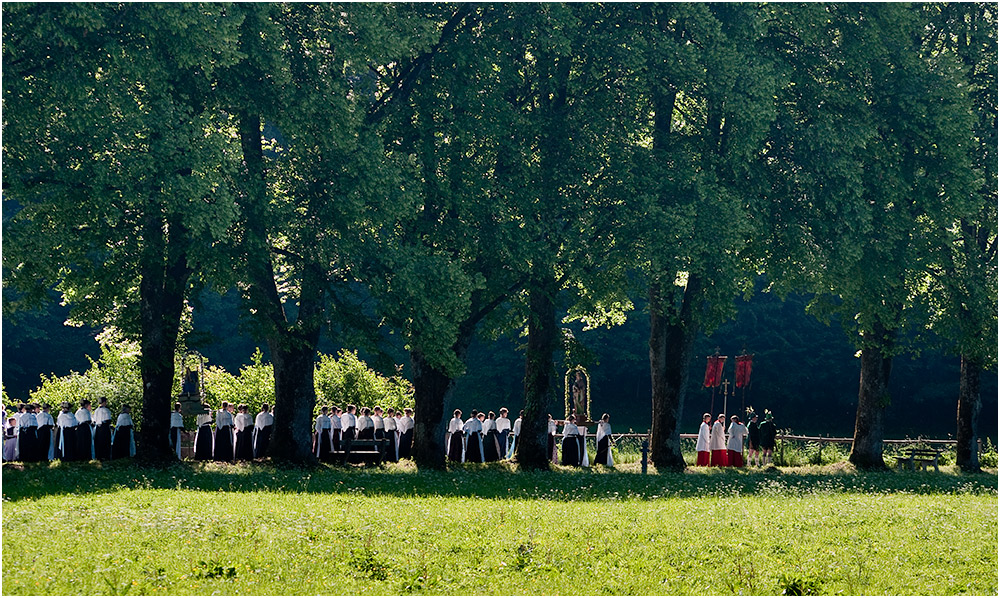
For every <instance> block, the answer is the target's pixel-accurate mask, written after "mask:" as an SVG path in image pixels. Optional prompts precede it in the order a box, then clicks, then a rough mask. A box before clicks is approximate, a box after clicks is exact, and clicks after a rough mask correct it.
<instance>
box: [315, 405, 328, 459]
mask: <svg viewBox="0 0 1000 598" xmlns="http://www.w3.org/2000/svg"><path fill="white" fill-rule="evenodd" d="M329 412H330V409H329V408H328V407H326V406H324V407H321V408H320V413H319V415H317V416H316V424H315V426H314V428H313V429H314V430H315V432H316V434H315V436H314V437H313V454H314V455H316V458H317V459H319V460H320V461H326V460H328V459H329V458H330V446H331V441H330V430H331V429H332V426H333V424H332V423H330V416H329V415H327V414H328V413H329Z"/></svg>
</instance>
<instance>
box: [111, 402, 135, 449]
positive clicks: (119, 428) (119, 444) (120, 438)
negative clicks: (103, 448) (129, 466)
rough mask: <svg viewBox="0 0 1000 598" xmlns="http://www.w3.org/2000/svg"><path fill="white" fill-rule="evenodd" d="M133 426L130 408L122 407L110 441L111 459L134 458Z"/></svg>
mask: <svg viewBox="0 0 1000 598" xmlns="http://www.w3.org/2000/svg"><path fill="white" fill-rule="evenodd" d="M134 430H135V424H134V423H133V422H132V408H131V407H129V406H128V405H122V412H121V413H119V414H118V421H117V422H115V433H114V436H113V438H112V440H111V458H112V459H124V458H125V457H134V456H135V433H134Z"/></svg>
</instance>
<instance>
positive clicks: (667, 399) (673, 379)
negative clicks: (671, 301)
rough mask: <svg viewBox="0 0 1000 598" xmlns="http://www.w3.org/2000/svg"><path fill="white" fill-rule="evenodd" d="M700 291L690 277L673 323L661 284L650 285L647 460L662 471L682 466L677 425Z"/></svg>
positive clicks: (682, 457) (695, 324) (692, 346)
mask: <svg viewBox="0 0 1000 598" xmlns="http://www.w3.org/2000/svg"><path fill="white" fill-rule="evenodd" d="M700 289H701V279H700V278H699V277H697V276H695V275H690V276H689V278H688V284H687V287H686V288H685V290H684V298H683V300H682V303H681V312H680V317H679V318H677V319H676V320H674V321H673V322H672V321H671V318H670V317H669V315H668V314H667V313H666V308H665V306H664V302H663V297H662V295H661V293H662V288H661V286H660V282H659V281H654V282H653V283H651V284H650V286H649V322H650V331H649V370H650V378H651V381H652V390H653V392H652V395H653V396H652V400H653V427H652V429H651V434H650V435H651V441H650V449H651V451H650V452H651V454H650V457H651V458H652V461H653V463H655V464H656V466H657V468H658V469H661V470H681V469H684V467H685V463H684V456H683V455H682V454H681V437H680V425H681V417H682V414H683V408H684V399H685V397H686V395H687V382H688V377H689V375H690V373H691V353H692V351H693V349H694V341H695V336H696V335H697V332H698V325H697V322H696V321H695V318H694V304H695V302H696V301H697V298H698V295H699V293H700Z"/></svg>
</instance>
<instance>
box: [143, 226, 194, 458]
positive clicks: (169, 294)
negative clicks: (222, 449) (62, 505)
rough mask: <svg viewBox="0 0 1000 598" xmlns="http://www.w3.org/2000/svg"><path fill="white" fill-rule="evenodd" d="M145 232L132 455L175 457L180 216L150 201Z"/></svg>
mask: <svg viewBox="0 0 1000 598" xmlns="http://www.w3.org/2000/svg"><path fill="white" fill-rule="evenodd" d="M143 236H144V238H143V241H144V242H145V247H144V250H143V253H144V255H143V261H142V265H141V279H140V281H139V301H140V303H141V308H140V326H141V336H140V342H139V346H140V356H139V364H140V370H141V374H142V420H141V423H140V426H139V427H138V428H139V429H138V430H137V433H136V452H137V455H136V456H137V457H138V458H139V459H140V460H143V461H151V462H158V461H167V460H173V459H176V457H175V456H174V454H173V452H172V451H171V450H170V440H169V438H168V434H167V432H168V430H169V429H170V413H171V411H173V409H172V403H173V400H172V399H173V383H174V353H175V352H176V350H177V334H178V331H179V329H180V321H181V312H182V310H183V309H184V297H185V291H186V289H187V285H188V280H189V279H190V277H191V269H190V268H189V267H188V264H187V254H186V251H185V250H184V247H185V243H186V242H187V240H186V234H185V231H184V228H183V226H182V225H181V224H180V222H177V221H174V220H171V221H167V220H166V219H165V218H164V217H163V215H162V213H161V212H160V211H159V210H157V209H156V208H155V207H151V208H150V210H149V212H148V213H147V214H146V219H145V222H144V225H143Z"/></svg>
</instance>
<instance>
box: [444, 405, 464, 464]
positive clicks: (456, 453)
mask: <svg viewBox="0 0 1000 598" xmlns="http://www.w3.org/2000/svg"><path fill="white" fill-rule="evenodd" d="M464 437H465V422H463V421H462V410H461V409H456V410H455V412H454V417H453V418H451V421H449V422H448V433H447V435H446V436H445V439H444V445H445V446H446V447H448V460H449V461H453V462H455V463H465V438H464Z"/></svg>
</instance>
